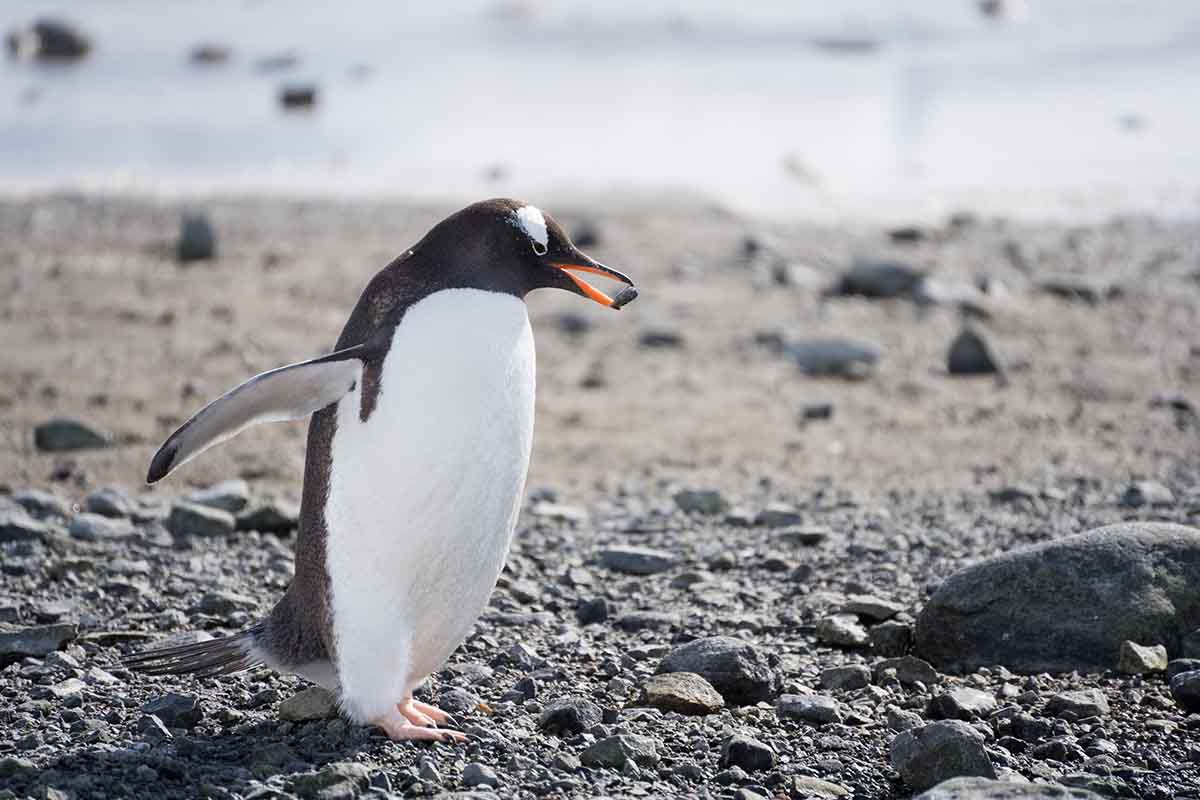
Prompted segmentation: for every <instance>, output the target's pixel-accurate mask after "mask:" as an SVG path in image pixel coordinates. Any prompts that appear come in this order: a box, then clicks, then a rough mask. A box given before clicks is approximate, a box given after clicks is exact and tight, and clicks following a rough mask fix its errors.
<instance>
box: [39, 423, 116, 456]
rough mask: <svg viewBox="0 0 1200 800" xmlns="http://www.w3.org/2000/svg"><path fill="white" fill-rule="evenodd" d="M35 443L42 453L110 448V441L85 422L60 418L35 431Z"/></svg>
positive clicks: (44, 424)
mask: <svg viewBox="0 0 1200 800" xmlns="http://www.w3.org/2000/svg"><path fill="white" fill-rule="evenodd" d="M33 443H34V445H35V446H36V447H37V449H38V450H41V451H42V452H45V453H59V452H63V451H68V450H91V449H96V448H101V447H108V445H109V440H108V437H107V436H105V435H104V434H102V433H100V432H99V431H97V430H96V429H95V428H93V427H91V426H90V425H88V424H87V423H85V422H81V421H80V420H77V419H71V418H69V417H58V418H55V419H52V420H49V421H47V422H43V423H42V424H40V425H38V426H37V427H36V428H34V429H33Z"/></svg>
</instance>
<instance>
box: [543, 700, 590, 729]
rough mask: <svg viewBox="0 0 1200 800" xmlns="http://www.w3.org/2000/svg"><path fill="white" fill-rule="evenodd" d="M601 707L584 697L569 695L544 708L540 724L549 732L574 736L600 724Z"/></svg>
mask: <svg viewBox="0 0 1200 800" xmlns="http://www.w3.org/2000/svg"><path fill="white" fill-rule="evenodd" d="M602 717H603V715H602V714H601V713H600V707H599V706H598V705H596V704H595V703H593V702H592V701H591V700H588V699H587V698H584V697H578V696H569V697H563V698H560V699H558V700H554V701H552V702H550V703H548V704H547V705H546V707H545V708H544V709H543V710H542V714H541V717H540V718H539V720H538V726H539V727H540V728H541V729H542V730H544V731H547V732H549V733H557V734H558V735H560V736H572V735H574V734H577V733H583V732H584V731H585V730H587V729H589V728H591V727H592V726H594V725H599V724H600V720H601V718H602Z"/></svg>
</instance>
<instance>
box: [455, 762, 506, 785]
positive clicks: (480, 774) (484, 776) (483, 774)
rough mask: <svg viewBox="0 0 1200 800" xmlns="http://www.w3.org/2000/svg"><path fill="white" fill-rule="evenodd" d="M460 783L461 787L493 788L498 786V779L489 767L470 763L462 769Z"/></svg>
mask: <svg viewBox="0 0 1200 800" xmlns="http://www.w3.org/2000/svg"><path fill="white" fill-rule="evenodd" d="M462 782H463V786H491V787H493V788H495V787H497V786H499V785H500V778H499V777H497V776H496V771H495V770H494V769H492V768H491V767H489V766H487V765H486V764H480V763H479V762H476V761H472V762H471V763H470V764H467V765H466V766H465V767H463V771H462Z"/></svg>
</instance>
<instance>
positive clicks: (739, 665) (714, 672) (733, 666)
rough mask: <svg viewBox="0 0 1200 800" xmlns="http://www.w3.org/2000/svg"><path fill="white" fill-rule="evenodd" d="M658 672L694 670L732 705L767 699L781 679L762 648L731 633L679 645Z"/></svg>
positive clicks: (661, 663) (772, 694)
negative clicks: (736, 637) (731, 635)
mask: <svg viewBox="0 0 1200 800" xmlns="http://www.w3.org/2000/svg"><path fill="white" fill-rule="evenodd" d="M657 672H658V673H659V674H663V673H672V672H693V673H695V674H697V675H699V676H701V677H702V678H704V679H705V680H706V681H708V682H709V683H710V684H711V685H712V686H713V688H714V689H716V690H717V691H718V692H719V693H720V694H721V696H722V697H723V698H724V699H725V702H726V703H731V704H734V705H744V704H749V703H757V702H759V701H768V702H769V701H771V700H773V699H774V698H775V696H776V695H777V694H778V693H779V685H780V682H781V679H780V675H779V673H778V671H777V670H776V668H775V666H774V665H773V664H772V662H771V661H770V659H768V657H767V655H766V654H765V653H764V652H763V651H762V650H760V649H759V648H758V647H756V646H755V645H753V644H751V643H750V642H746V641H743V640H741V639H735V638H733V637H730V636H709V637H706V638H702V639H695V640H693V641H691V642H688V643H686V644H683V645H680V646H679V647H676V648H675V649H673V650H672V651H671V652H670V653H668V654H667V656H666V657H665V658H663V660H662V661H661V662H660V663H659V665H658V669H657Z"/></svg>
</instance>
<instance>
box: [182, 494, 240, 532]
mask: <svg viewBox="0 0 1200 800" xmlns="http://www.w3.org/2000/svg"><path fill="white" fill-rule="evenodd" d="M166 526H167V530H169V531H170V532H171V533H172V534H173V535H175V536H177V537H179V538H181V539H186V538H189V537H192V536H200V537H208V536H225V535H228V534H230V533H233V532H234V531H235V530H236V529H237V520H236V519H235V518H234V516H233V514H231V513H229V512H228V511H224V510H222V509H219V508H211V507H209V506H202V505H197V504H196V503H188V502H178V503H176V504H175V505H173V506H171V513H170V515H168V516H167V521H166Z"/></svg>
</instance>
